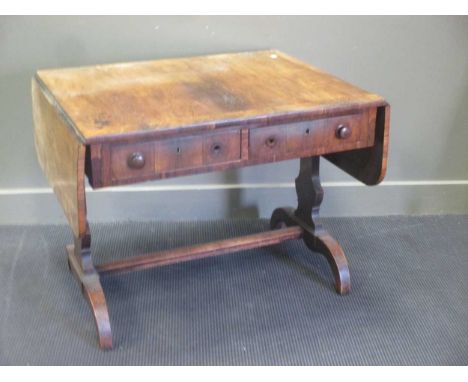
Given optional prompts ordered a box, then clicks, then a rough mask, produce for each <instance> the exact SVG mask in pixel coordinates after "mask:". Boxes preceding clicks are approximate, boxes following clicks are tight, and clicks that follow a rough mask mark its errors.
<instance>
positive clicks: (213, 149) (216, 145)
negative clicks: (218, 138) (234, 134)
mask: <svg viewBox="0 0 468 382" xmlns="http://www.w3.org/2000/svg"><path fill="white" fill-rule="evenodd" d="M211 152H212V153H213V154H214V155H218V154H219V153H221V145H220V144H219V143H214V144H213V145H212V146H211Z"/></svg>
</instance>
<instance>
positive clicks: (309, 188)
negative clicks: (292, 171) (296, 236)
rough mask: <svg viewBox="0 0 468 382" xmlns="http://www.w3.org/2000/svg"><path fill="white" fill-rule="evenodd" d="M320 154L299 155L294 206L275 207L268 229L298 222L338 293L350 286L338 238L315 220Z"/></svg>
mask: <svg viewBox="0 0 468 382" xmlns="http://www.w3.org/2000/svg"><path fill="white" fill-rule="evenodd" d="M319 159H320V157H310V158H302V159H301V162H300V163H301V165H300V171H299V175H298V177H297V178H296V193H297V199H298V207H297V209H296V210H294V209H292V208H277V209H276V210H275V211H273V214H272V216H271V219H270V226H271V228H272V229H276V228H281V227H285V226H287V227H290V226H300V227H301V228H302V229H303V230H304V232H303V234H302V238H303V239H304V242H305V244H306V245H307V247H308V248H309V249H311V250H312V251H315V252H319V253H321V254H322V255H324V256H325V258H326V259H327V261H328V263H329V264H330V267H331V269H332V272H333V276H334V278H335V289H336V291H337V292H338V293H339V294H341V295H344V294H347V293H349V292H350V290H351V279H350V275H349V267H348V261H347V260H346V257H345V255H344V252H343V249H342V248H341V246H340V245H339V244H338V242H337V241H336V240H335V239H334V238H333V237H332V236H330V234H329V233H328V232H327V231H326V230H325V229H324V228H323V227H322V225H321V224H320V223H319V210H320V204H321V203H322V200H323V189H322V186H321V184H320V177H319Z"/></svg>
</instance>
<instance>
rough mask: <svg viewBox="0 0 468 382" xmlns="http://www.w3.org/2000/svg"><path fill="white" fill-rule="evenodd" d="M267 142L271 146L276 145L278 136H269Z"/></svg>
mask: <svg viewBox="0 0 468 382" xmlns="http://www.w3.org/2000/svg"><path fill="white" fill-rule="evenodd" d="M265 144H266V145H267V146H268V147H270V148H271V147H274V146H275V145H276V138H275V137H274V136H271V137H268V138H267V140H266V141H265Z"/></svg>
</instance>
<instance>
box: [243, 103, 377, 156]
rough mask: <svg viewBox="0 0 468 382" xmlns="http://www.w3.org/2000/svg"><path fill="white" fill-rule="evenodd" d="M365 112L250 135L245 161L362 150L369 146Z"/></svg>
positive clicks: (371, 138) (272, 128) (367, 117)
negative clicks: (248, 158) (247, 154)
mask: <svg viewBox="0 0 468 382" xmlns="http://www.w3.org/2000/svg"><path fill="white" fill-rule="evenodd" d="M373 139H374V137H373V129H372V128H370V124H369V113H368V112H367V111H365V112H362V113H359V114H352V115H345V116H340V117H333V118H327V119H319V120H314V121H305V122H299V123H295V124H290V125H279V126H271V127H265V128H257V129H252V130H251V131H250V148H249V157H250V158H251V159H252V160H253V161H256V162H263V161H276V160H283V159H287V158H293V157H298V156H299V157H304V156H312V155H321V154H324V153H330V152H338V151H345V150H352V149H356V148H363V147H367V146H370V145H372V144H373Z"/></svg>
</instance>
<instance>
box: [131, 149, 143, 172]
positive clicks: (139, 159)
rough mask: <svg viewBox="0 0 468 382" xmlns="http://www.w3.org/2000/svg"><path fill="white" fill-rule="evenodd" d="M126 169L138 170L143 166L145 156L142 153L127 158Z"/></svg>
mask: <svg viewBox="0 0 468 382" xmlns="http://www.w3.org/2000/svg"><path fill="white" fill-rule="evenodd" d="M127 164H128V167H130V168H133V169H140V168H143V167H144V166H145V156H144V155H143V154H142V153H139V152H135V153H132V154H130V155H129V156H128V159H127Z"/></svg>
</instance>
